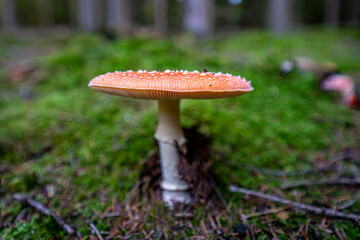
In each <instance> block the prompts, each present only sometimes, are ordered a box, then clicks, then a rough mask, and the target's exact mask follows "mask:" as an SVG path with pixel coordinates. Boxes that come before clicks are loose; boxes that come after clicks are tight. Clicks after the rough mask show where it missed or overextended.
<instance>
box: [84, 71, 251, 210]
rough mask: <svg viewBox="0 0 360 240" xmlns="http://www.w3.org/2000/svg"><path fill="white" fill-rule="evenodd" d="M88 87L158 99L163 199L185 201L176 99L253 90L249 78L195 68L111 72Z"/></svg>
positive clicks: (183, 145)
mask: <svg viewBox="0 0 360 240" xmlns="http://www.w3.org/2000/svg"><path fill="white" fill-rule="evenodd" d="M89 87H90V88H92V89H95V90H98V91H102V92H105V93H109V94H114V95H120V96H124V97H130V98H139V99H150V100H158V106H159V112H158V118H159V122H158V126H157V129H156V133H155V135H154V137H155V139H156V140H157V141H158V144H159V152H160V165H161V172H162V182H161V188H162V196H163V200H164V201H165V202H166V203H168V204H169V206H173V202H174V201H175V202H182V203H188V202H189V201H190V195H189V193H188V191H187V190H188V189H189V185H188V184H187V183H186V182H185V181H184V180H183V179H182V178H181V176H180V174H179V171H178V164H179V158H180V156H179V153H178V149H179V148H180V149H181V150H182V151H183V152H184V153H185V152H186V142H187V141H186V138H185V137H184V133H183V131H182V129H181V127H180V116H179V113H180V111H179V109H180V99H213V98H227V97H236V96H240V95H242V94H245V93H248V92H250V91H252V90H253V88H252V86H251V84H250V82H249V81H246V79H245V78H241V77H240V76H233V75H231V74H223V73H220V72H219V73H211V72H204V73H200V72H198V71H193V72H188V71H170V70H166V71H164V72H160V71H153V72H147V71H142V70H139V71H137V72H133V71H131V70H130V71H126V72H113V73H106V74H103V75H100V76H98V77H95V78H94V79H92V80H91V81H90V83H89Z"/></svg>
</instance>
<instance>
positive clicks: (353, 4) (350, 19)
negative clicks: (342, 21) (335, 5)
mask: <svg viewBox="0 0 360 240" xmlns="http://www.w3.org/2000/svg"><path fill="white" fill-rule="evenodd" d="M346 10H347V11H346V12H347V18H346V23H347V25H348V26H350V27H359V26H360V1H359V0H349V1H348V4H347V9H346Z"/></svg>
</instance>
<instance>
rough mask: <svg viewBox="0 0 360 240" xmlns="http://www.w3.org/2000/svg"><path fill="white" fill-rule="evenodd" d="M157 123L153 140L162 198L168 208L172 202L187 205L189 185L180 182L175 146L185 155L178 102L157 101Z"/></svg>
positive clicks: (182, 181)
mask: <svg viewBox="0 0 360 240" xmlns="http://www.w3.org/2000/svg"><path fill="white" fill-rule="evenodd" d="M158 103H159V123H158V127H157V129H156V133H155V138H156V140H157V141H158V144H159V151H160V165H161V173H162V182H161V188H162V196H163V200H164V201H165V202H166V203H167V204H168V205H169V206H170V207H172V206H173V203H174V202H182V203H188V202H189V201H190V194H189V193H188V191H187V190H188V189H189V185H188V184H187V183H186V182H185V181H184V180H182V178H181V176H180V174H179V170H178V165H179V159H180V156H179V153H178V149H177V147H176V144H177V145H178V146H179V147H180V149H181V150H182V151H183V152H184V153H186V142H187V140H186V138H185V137H184V133H183V131H182V129H181V127H180V100H159V101H158Z"/></svg>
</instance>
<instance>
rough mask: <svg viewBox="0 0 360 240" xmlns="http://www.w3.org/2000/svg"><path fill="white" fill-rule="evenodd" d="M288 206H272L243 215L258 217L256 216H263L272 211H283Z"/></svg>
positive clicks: (247, 217)
mask: <svg viewBox="0 0 360 240" xmlns="http://www.w3.org/2000/svg"><path fill="white" fill-rule="evenodd" d="M288 208H289V207H288V206H283V207H279V208H272V209H269V210H266V211H263V212H254V213H249V214H247V215H244V217H245V218H246V219H249V218H252V217H258V216H263V215H268V214H273V213H278V212H281V211H284V210H286V209H288Z"/></svg>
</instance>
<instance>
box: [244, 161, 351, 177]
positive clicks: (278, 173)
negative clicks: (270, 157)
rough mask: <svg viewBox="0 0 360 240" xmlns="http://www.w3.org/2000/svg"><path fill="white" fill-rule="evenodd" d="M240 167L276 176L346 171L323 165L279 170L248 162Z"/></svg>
mask: <svg viewBox="0 0 360 240" xmlns="http://www.w3.org/2000/svg"><path fill="white" fill-rule="evenodd" d="M241 168H243V169H246V170H249V171H253V172H260V173H261V174H264V175H271V176H276V177H295V176H302V175H306V174H310V173H314V172H330V171H331V172H340V173H344V172H345V173H346V171H345V170H344V169H343V168H339V167H334V166H324V167H315V168H305V169H299V170H292V171H291V170H289V171H285V170H279V169H268V168H262V167H256V166H253V165H249V164H243V165H241Z"/></svg>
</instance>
